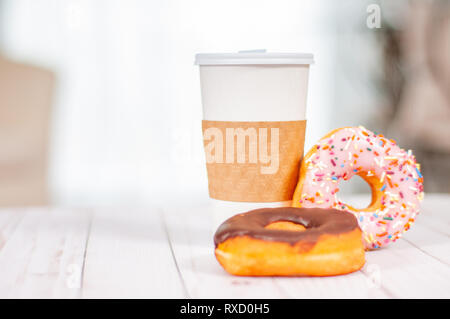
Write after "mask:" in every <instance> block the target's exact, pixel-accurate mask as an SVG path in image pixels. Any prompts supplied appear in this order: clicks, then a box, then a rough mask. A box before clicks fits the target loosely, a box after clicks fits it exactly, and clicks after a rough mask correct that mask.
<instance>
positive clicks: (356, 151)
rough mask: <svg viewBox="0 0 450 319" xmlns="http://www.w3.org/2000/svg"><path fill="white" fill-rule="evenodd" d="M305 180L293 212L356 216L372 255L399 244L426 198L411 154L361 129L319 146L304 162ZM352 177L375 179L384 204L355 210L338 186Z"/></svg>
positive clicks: (338, 132)
mask: <svg viewBox="0 0 450 319" xmlns="http://www.w3.org/2000/svg"><path fill="white" fill-rule="evenodd" d="M301 174H302V176H304V179H303V184H302V185H301V186H300V187H299V189H298V191H299V192H300V195H299V196H298V197H296V196H295V197H294V198H295V199H296V202H295V203H294V206H302V207H322V208H328V207H334V208H337V209H342V210H347V211H350V212H352V213H353V214H354V215H355V216H356V217H357V219H358V221H359V224H360V227H361V229H362V231H363V233H364V235H363V238H364V242H365V245H366V247H367V248H369V249H376V248H379V247H383V246H385V245H387V244H389V243H390V242H393V241H396V240H397V239H398V238H400V237H401V235H402V234H403V233H404V232H405V231H407V230H408V229H409V228H410V227H411V225H412V223H414V221H415V218H416V215H417V214H418V213H419V205H420V201H422V199H423V197H424V192H423V175H422V173H421V172H420V165H419V164H418V163H417V162H416V159H415V157H414V155H413V154H412V152H411V150H408V151H407V152H406V151H405V150H403V149H401V148H400V147H399V146H398V145H397V144H396V142H395V141H394V140H392V139H386V138H385V137H384V136H383V135H382V134H376V133H373V132H371V131H369V130H367V129H366V128H364V127H362V126H359V127H346V128H342V129H338V130H336V131H334V132H332V134H331V135H328V136H327V137H325V138H323V139H322V140H320V141H319V143H318V144H317V145H315V147H314V151H312V152H309V153H308V154H307V156H306V157H305V158H304V160H303V164H302V172H301ZM354 175H359V176H361V177H363V178H370V179H369V180H370V181H373V178H375V179H376V180H378V183H379V185H380V186H379V188H377V189H378V191H379V192H380V196H379V198H380V200H379V201H378V202H377V203H375V204H374V205H372V206H371V207H369V208H367V209H362V210H356V209H354V208H352V207H350V206H348V205H347V204H346V203H343V202H342V201H341V200H340V199H339V197H338V194H337V192H338V191H339V189H338V188H337V187H336V186H338V184H339V182H340V181H341V180H348V179H350V178H351V177H353V176H354Z"/></svg>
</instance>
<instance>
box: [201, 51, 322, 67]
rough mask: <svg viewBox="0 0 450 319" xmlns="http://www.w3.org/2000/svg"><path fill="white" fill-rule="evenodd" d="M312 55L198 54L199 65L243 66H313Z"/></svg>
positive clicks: (258, 52) (244, 52)
mask: <svg viewBox="0 0 450 319" xmlns="http://www.w3.org/2000/svg"><path fill="white" fill-rule="evenodd" d="M313 63H314V56H313V55H312V54H311V53H275V52H270V53H268V52H266V50H249V51H239V52H238V53H198V54H196V55H195V64H197V65H242V64H313Z"/></svg>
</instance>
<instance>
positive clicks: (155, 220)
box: [82, 208, 185, 298]
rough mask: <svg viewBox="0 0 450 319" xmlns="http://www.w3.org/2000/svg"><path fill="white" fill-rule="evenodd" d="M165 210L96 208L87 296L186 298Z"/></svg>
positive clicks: (85, 285)
mask: <svg viewBox="0 0 450 319" xmlns="http://www.w3.org/2000/svg"><path fill="white" fill-rule="evenodd" d="M160 213H161V212H160V210H158V209H156V208H148V209H142V208H137V209H136V208H135V209H130V208H122V209H120V208H114V209H99V210H96V211H95V215H94V218H93V220H92V226H91V232H90V236H89V239H88V243H87V252H86V260H85V267H84V274H83V293H82V297H83V298H183V297H185V293H184V288H183V284H182V281H181V278H180V276H179V273H178V270H177V267H176V264H175V260H174V258H173V255H172V251H171V247H170V244H169V241H168V237H167V233H166V230H165V227H164V224H163V223H162V219H161V214H160Z"/></svg>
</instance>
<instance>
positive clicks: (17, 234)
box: [0, 208, 90, 298]
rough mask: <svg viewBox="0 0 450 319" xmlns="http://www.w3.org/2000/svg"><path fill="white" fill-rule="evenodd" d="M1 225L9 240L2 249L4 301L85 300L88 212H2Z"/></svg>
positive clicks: (0, 293)
mask: <svg viewBox="0 0 450 319" xmlns="http://www.w3.org/2000/svg"><path fill="white" fill-rule="evenodd" d="M0 220H1V221H2V228H1V231H2V233H1V234H2V235H1V236H2V238H3V241H4V243H3V245H2V247H1V250H0V280H1V281H0V283H1V284H0V297H2V298H52V297H58V298H77V297H79V296H80V287H81V276H80V275H81V271H82V268H83V260H84V253H85V243H86V238H87V234H88V229H89V220H90V214H89V213H87V212H85V211H81V212H80V211H77V210H69V209H59V210H55V209H49V208H28V209H22V210H14V209H13V210H9V211H2V212H0ZM5 221H6V223H5ZM5 225H6V226H5ZM5 238H6V240H5Z"/></svg>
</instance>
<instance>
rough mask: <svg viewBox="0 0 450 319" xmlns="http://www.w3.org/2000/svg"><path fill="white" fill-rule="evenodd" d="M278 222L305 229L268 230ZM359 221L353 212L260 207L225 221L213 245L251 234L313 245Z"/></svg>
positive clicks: (345, 231)
mask: <svg viewBox="0 0 450 319" xmlns="http://www.w3.org/2000/svg"><path fill="white" fill-rule="evenodd" d="M278 221H289V222H293V223H297V224H301V225H303V226H304V227H305V228H306V229H305V230H303V231H289V230H278V229H266V228H264V227H265V226H267V225H269V224H271V223H273V222H278ZM358 227H359V226H358V221H357V220H356V218H355V216H353V215H352V214H351V213H348V212H345V211H340V210H337V209H332V208H330V209H324V208H295V207H279V208H261V209H255V210H252V211H249V212H246V213H243V214H238V215H235V216H233V217H231V218H229V219H228V220H226V221H225V222H224V223H222V225H220V226H219V228H218V229H217V231H216V234H215V235H214V244H215V245H216V247H217V245H219V244H220V243H222V242H224V241H226V240H227V239H229V238H233V237H238V236H248V237H251V238H255V239H261V240H266V241H273V242H286V243H289V244H291V245H294V244H296V243H298V242H302V243H305V244H312V245H314V244H315V243H316V242H317V240H318V239H319V237H320V235H323V234H333V235H336V234H343V233H348V232H350V231H352V230H354V229H355V228H358Z"/></svg>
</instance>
